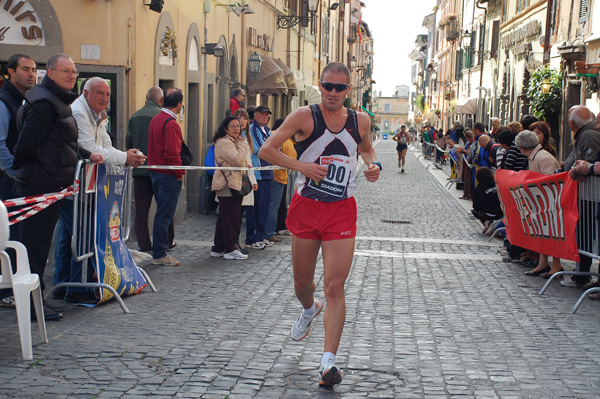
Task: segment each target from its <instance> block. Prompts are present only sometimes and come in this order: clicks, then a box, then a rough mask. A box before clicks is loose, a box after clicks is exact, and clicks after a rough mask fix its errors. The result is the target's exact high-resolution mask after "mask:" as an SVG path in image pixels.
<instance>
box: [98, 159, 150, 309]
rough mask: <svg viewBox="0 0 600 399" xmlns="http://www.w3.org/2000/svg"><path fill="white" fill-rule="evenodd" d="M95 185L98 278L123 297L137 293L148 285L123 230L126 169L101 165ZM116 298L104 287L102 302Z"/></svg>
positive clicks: (118, 166)
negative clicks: (127, 245)
mask: <svg viewBox="0 0 600 399" xmlns="http://www.w3.org/2000/svg"><path fill="white" fill-rule="evenodd" d="M96 176H97V184H96V235H95V237H96V262H97V263H96V264H97V272H98V281H100V282H102V283H104V284H108V285H110V286H111V287H113V288H114V289H115V290H116V291H117V292H118V293H119V295H121V296H125V295H133V294H138V293H139V292H140V291H142V289H144V287H145V286H146V280H145V279H144V276H142V274H141V273H140V272H139V270H138V268H137V266H136V264H135V263H134V261H133V259H132V257H131V254H130V253H129V250H128V249H127V247H126V246H125V243H124V242H123V239H122V235H121V234H122V232H121V222H122V220H121V215H122V214H123V193H124V191H125V187H126V184H127V181H126V179H127V169H126V168H125V167H124V166H121V165H98V170H97V175H96ZM112 297H113V294H112V292H110V291H109V290H107V289H102V290H101V299H100V302H106V301H108V300H109V299H111V298H112Z"/></svg>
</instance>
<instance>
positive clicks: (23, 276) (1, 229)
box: [0, 201, 48, 360]
mask: <svg viewBox="0 0 600 399" xmlns="http://www.w3.org/2000/svg"><path fill="white" fill-rule="evenodd" d="M8 237H9V225H8V213H7V212H6V207H5V206H4V203H2V201H0V248H2V249H5V248H13V249H14V250H15V252H16V253H17V256H16V259H17V272H16V273H14V274H13V271H12V267H11V263H10V258H9V257H8V254H7V253H6V252H4V251H0V264H1V267H2V276H0V288H12V290H13V293H14V296H15V306H16V309H17V321H18V322H19V335H20V336H21V350H22V352H23V359H25V360H33V350H32V347H31V308H30V298H31V296H33V304H34V307H35V314H36V316H37V320H38V326H39V328H40V335H41V337H42V341H43V342H44V343H48V335H47V334H46V321H45V320H44V305H43V302H42V289H41V287H40V278H39V276H38V275H37V274H32V273H31V270H30V269H29V257H28V256H27V249H26V248H25V246H24V245H23V244H21V243H20V242H17V241H8Z"/></svg>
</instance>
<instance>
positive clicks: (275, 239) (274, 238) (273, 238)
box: [267, 236, 281, 242]
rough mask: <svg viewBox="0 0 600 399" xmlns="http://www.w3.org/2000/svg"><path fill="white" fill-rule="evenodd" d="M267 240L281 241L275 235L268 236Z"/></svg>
mask: <svg viewBox="0 0 600 399" xmlns="http://www.w3.org/2000/svg"><path fill="white" fill-rule="evenodd" d="M267 240H269V241H273V242H281V240H280V239H279V238H277V237H275V236H273V237H269V238H267Z"/></svg>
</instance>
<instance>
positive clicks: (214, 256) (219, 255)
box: [210, 251, 225, 258]
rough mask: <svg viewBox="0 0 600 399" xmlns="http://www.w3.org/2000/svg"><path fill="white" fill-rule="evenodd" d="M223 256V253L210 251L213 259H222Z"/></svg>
mask: <svg viewBox="0 0 600 399" xmlns="http://www.w3.org/2000/svg"><path fill="white" fill-rule="evenodd" d="M223 255H225V252H215V251H210V256H212V257H213V258H222V257H223Z"/></svg>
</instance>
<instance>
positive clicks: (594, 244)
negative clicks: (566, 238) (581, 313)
mask: <svg viewBox="0 0 600 399" xmlns="http://www.w3.org/2000/svg"><path fill="white" fill-rule="evenodd" d="M577 206H578V208H579V221H578V223H577V243H578V252H579V254H580V255H586V256H589V257H590V258H592V260H594V259H596V260H600V254H599V253H598V238H599V236H598V233H599V232H600V229H599V228H598V210H600V177H594V176H590V177H588V178H586V179H585V181H584V182H582V183H579V184H578V185H577ZM590 268H591V266H590ZM562 276H597V277H600V274H598V273H594V272H591V271H590V272H580V271H579V263H578V264H577V267H576V268H575V270H574V271H564V272H558V273H554V274H553V275H552V276H551V277H550V278H549V279H548V281H547V282H546V284H544V286H543V287H542V289H541V290H540V292H539V294H540V295H543V294H544V292H545V291H546V289H547V288H548V286H549V285H550V283H551V282H552V280H554V279H555V278H559V277H562ZM594 292H600V287H594V288H590V289H588V290H587V291H585V292H584V293H583V294H582V295H581V296H580V297H579V299H578V300H577V303H575V306H573V309H571V313H575V312H577V309H578V308H579V306H580V305H581V303H582V302H583V300H584V299H585V298H587V297H588V295H590V294H592V293H594Z"/></svg>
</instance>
